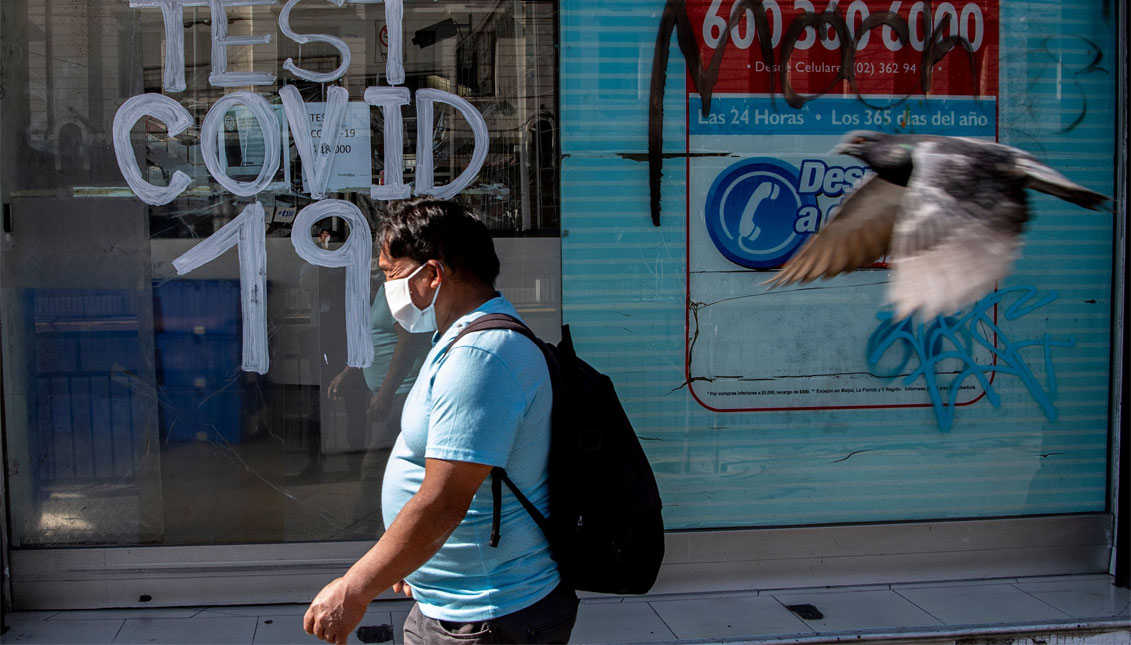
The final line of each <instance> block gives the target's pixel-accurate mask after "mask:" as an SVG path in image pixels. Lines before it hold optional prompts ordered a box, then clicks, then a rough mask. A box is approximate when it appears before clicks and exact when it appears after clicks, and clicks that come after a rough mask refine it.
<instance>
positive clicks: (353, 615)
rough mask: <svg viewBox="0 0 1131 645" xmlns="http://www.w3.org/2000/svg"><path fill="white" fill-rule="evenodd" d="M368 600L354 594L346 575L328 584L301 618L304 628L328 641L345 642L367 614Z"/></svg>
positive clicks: (341, 643) (342, 643)
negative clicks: (347, 582)
mask: <svg viewBox="0 0 1131 645" xmlns="http://www.w3.org/2000/svg"><path fill="white" fill-rule="evenodd" d="M367 607H369V601H368V600H366V599H363V598H359V597H357V596H356V594H352V593H351V592H350V590H349V588H348V585H347V584H346V582H345V578H338V579H337V580H335V581H333V582H331V583H330V584H328V585H326V586H325V587H324V588H323V589H322V591H320V592H318V595H317V596H315V597H314V601H313V602H311V603H310V608H309V609H307V610H306V616H304V617H303V619H302V626H303V629H305V630H306V633H307V634H313V635H315V636H317V637H318V638H319V639H321V640H324V641H326V642H327V643H337V644H338V645H345V643H346V641H347V640H348V639H349V635H350V632H352V631H353V630H354V629H355V628H356V627H357V626H358V625H359V624H361V619H362V618H364V617H365V610H366V608H367Z"/></svg>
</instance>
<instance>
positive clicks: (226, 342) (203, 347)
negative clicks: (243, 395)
mask: <svg viewBox="0 0 1131 645" xmlns="http://www.w3.org/2000/svg"><path fill="white" fill-rule="evenodd" d="M153 342H154V345H156V349H157V357H156V370H157V385H158V387H161V386H194V387H197V388H200V387H210V388H218V387H220V386H221V385H224V384H228V383H232V382H235V384H236V387H238V386H239V383H242V380H240V376H241V375H242V371H241V370H240V364H241V361H242V356H243V354H242V352H243V349H242V337H241V336H228V335H224V336H219V335H198V334H192V333H188V334H185V333H159V334H155V335H154V337H153Z"/></svg>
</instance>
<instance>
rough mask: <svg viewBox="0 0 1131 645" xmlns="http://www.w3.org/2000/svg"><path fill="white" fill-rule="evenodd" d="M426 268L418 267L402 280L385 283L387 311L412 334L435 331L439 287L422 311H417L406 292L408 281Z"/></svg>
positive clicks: (423, 265)
mask: <svg viewBox="0 0 1131 645" xmlns="http://www.w3.org/2000/svg"><path fill="white" fill-rule="evenodd" d="M426 266H428V265H427V264H422V265H420V266H419V267H417V269H416V271H413V272H412V273H410V274H408V276H406V277H404V278H397V279H396V280H386V281H385V300H386V301H388V303H389V311H390V312H391V313H392V314H393V319H394V320H396V321H397V322H398V323H400V325H401V327H404V328H405V330H406V331H408V332H409V333H413V334H415V333H420V332H426V331H435V330H436V297H437V296H439V295H440V287H436V293H434V294H432V302H431V303H430V304H429V305H428V306H427V307H425V308H424V309H423V310H421V309H417V307H416V305H415V304H413V302H412V294H410V293H409V291H408V281H409V279H410V278H412V277H413V276H414V275H416V274H417V273H420V270H421V269H423V268H424V267H426ZM440 286H443V285H440Z"/></svg>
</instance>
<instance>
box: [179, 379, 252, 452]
mask: <svg viewBox="0 0 1131 645" xmlns="http://www.w3.org/2000/svg"><path fill="white" fill-rule="evenodd" d="M159 399H160V402H161V410H160V428H161V437H162V439H163V440H165V441H169V442H205V441H208V442H216V443H220V444H236V443H239V442H240V439H241V437H242V434H243V433H242V427H241V425H242V419H241V409H242V405H243V391H242V390H223V391H219V392H217V391H215V390H207V389H203V390H197V389H182V388H161V390H160V395H159Z"/></svg>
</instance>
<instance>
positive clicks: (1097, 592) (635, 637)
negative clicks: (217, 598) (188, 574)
mask: <svg viewBox="0 0 1131 645" xmlns="http://www.w3.org/2000/svg"><path fill="white" fill-rule="evenodd" d="M797 605H812V607H813V608H815V609H816V611H817V612H819V613H820V615H821V617H820V618H817V617H815V616H813V615H810V617H808V618H803V617H802V615H800V614H801V613H803V612H800V611H791V609H790V607H796V606H797ZM1129 605H1131V592H1129V591H1128V590H1127V589H1119V588H1116V587H1113V586H1112V580H1111V578H1110V577H1108V576H1102V575H1095V576H1059V577H1051V578H1020V579H1018V578H1010V579H996V580H971V581H954V582H942V583H939V582H936V583H924V584H902V585H875V586H867V587H840V588H822V589H788V590H764V591H757V592H729V593H696V594H679V595H649V596H644V597H636V596H632V597H604V596H602V597H587V598H584V599H583V600H582V603H581V609H580V612H579V615H578V621H577V626H576V628H575V629H574V632H573V641H572V642H576V643H696V642H699V643H703V642H742V643H760V642H774V643H821V642H838V641H847V640H852V641H856V642H869V641H871V642H877V641H884V642H908V641H917V642H932V643H956V642H962V643H971V642H973V643H995V644H1002V643H1014V642H1017V643H1038V642H1043V643H1081V644H1087V645H1127V644H1129V643H1131V606H1129ZM410 607H411V603H410V602H409V601H380V602H375V603H373V605H372V607H371V609H370V610H369V612H368V613H367V614H366V617H365V620H363V621H362V625H369V626H377V627H380V626H389V628H390V629H387V630H386V629H381V628H379V629H378V630H376V631H377V632H378V635H380V632H388V633H391V634H392V636H393V641H392V642H395V643H398V644H399V643H401V642H402V640H401V632H400V629H401V625H402V624H403V623H404V619H405V616H406V615H407V614H408V610H409V608H410ZM305 611H306V607H305V605H260V606H243V607H186V608H173V609H164V608H153V609H119V610H114V609H106V610H98V611H60V612H52V611H42V612H17V613H14V614H10V615H8V616H6V617H5V621H6V624H7V627H8V630H7V632H5V633H3V634H2V635H0V640H2V641H3V642H4V643H42V644H55V643H81V644H84V645H87V644H89V645H100V644H109V643H177V644H180V643H186V644H187V643H200V644H212V643H234V644H261V643H279V644H284V643H305V644H307V645H314V644H315V643H318V642H319V641H317V640H316V639H315V638H314V637H312V636H308V635H307V634H306V633H304V632H303V630H302V615H303V613H304V612H305ZM350 642H351V643H357V642H361V641H359V640H358V639H357V637H356V635H355V636H353V637H351V639H350ZM384 642H390V641H388V640H386V641H384Z"/></svg>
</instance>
